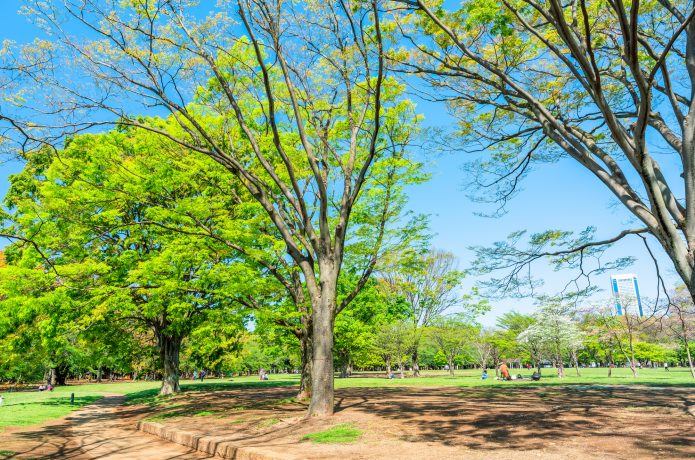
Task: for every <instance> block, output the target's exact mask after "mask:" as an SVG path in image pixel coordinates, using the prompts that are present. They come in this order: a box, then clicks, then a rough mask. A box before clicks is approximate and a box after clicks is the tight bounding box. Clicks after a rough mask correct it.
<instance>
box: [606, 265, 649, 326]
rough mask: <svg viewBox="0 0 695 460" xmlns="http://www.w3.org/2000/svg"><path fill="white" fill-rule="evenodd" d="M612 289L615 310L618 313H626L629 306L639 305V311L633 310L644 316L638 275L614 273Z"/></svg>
mask: <svg viewBox="0 0 695 460" xmlns="http://www.w3.org/2000/svg"><path fill="white" fill-rule="evenodd" d="M611 290H612V292H613V299H614V300H615V310H616V313H617V314H618V315H622V314H624V313H625V310H626V309H627V308H630V307H634V306H637V312H634V311H633V312H632V313H638V314H639V315H640V316H644V312H643V311H642V299H640V295H639V285H638V284H637V276H636V275H632V274H625V275H612V276H611Z"/></svg>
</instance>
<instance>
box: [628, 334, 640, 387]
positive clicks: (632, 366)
mask: <svg viewBox="0 0 695 460" xmlns="http://www.w3.org/2000/svg"><path fill="white" fill-rule="evenodd" d="M630 369H631V370H632V377H634V378H637V377H639V375H638V374H637V363H636V361H635V347H634V346H633V345H632V337H630Z"/></svg>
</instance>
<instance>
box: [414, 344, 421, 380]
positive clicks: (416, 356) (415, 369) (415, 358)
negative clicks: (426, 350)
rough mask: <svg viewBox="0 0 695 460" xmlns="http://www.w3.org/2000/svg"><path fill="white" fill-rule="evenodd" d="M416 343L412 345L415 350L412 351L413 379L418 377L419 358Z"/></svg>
mask: <svg viewBox="0 0 695 460" xmlns="http://www.w3.org/2000/svg"><path fill="white" fill-rule="evenodd" d="M418 345H419V344H418V343H415V345H413V346H414V347H415V350H414V351H413V355H412V358H413V377H420V361H419V360H420V357H419V355H418Z"/></svg>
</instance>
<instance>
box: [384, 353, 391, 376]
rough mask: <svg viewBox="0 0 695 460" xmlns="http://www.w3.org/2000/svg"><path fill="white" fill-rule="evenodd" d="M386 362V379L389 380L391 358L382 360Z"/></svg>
mask: <svg viewBox="0 0 695 460" xmlns="http://www.w3.org/2000/svg"><path fill="white" fill-rule="evenodd" d="M384 361H385V362H386V378H387V379H388V378H391V357H390V356H387V357H386V359H384Z"/></svg>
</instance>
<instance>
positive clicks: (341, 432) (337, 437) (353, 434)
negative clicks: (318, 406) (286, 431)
mask: <svg viewBox="0 0 695 460" xmlns="http://www.w3.org/2000/svg"><path fill="white" fill-rule="evenodd" d="M360 436H362V430H360V429H359V428H356V427H355V426H354V425H352V424H350V423H344V424H342V425H336V426H334V427H331V428H329V429H327V430H324V431H318V432H316V433H310V434H307V435H305V436H304V437H303V438H302V439H303V440H307V441H311V442H315V443H317V444H342V443H348V442H355V441H357V440H358V439H359V438H360Z"/></svg>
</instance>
